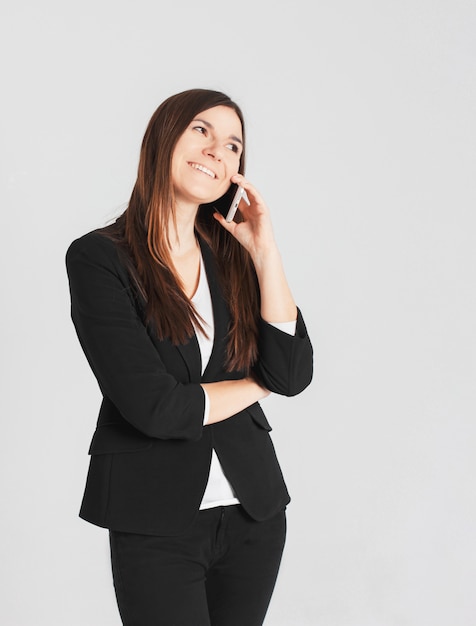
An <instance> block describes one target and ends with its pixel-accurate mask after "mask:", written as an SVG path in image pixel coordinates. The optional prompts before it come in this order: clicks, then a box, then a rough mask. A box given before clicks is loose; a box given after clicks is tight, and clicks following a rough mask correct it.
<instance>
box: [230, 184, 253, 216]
mask: <svg viewBox="0 0 476 626" xmlns="http://www.w3.org/2000/svg"><path fill="white" fill-rule="evenodd" d="M242 198H243V200H244V201H245V202H246V204H247V205H248V206H250V200H249V198H248V194H247V193H246V191H245V190H244V189H243V187H240V186H238V189H237V190H236V193H235V195H234V196H233V200H232V201H231V204H230V208H229V209H228V213H227V214H226V217H225V220H226V221H227V222H232V221H233V218H234V217H235V213H236V211H237V210H238V206H239V204H240V202H241V199H242Z"/></svg>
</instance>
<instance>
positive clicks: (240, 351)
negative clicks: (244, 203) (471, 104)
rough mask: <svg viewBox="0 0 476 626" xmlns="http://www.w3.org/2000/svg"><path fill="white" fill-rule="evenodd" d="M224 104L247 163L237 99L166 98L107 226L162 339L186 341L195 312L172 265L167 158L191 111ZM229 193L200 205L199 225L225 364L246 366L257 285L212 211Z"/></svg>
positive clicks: (206, 95) (196, 94) (187, 94)
mask: <svg viewBox="0 0 476 626" xmlns="http://www.w3.org/2000/svg"><path fill="white" fill-rule="evenodd" d="M216 106H227V107H229V108H231V109H233V110H234V111H235V113H236V114H237V115H238V117H239V119H240V121H241V125H242V131H243V153H242V156H241V160H240V167H239V172H240V173H244V166H245V151H244V148H245V128H244V120H243V114H242V112H241V110H240V108H239V107H238V105H237V104H236V103H234V102H233V101H232V100H231V99H230V98H229V97H228V96H227V95H225V94H224V93H221V92H219V91H211V90H208V89H190V90H188V91H183V92H181V93H178V94H176V95H174V96H171V97H170V98H168V99H167V100H165V101H164V102H163V103H162V104H161V105H160V106H159V107H158V109H157V110H156V111H155V113H154V114H153V116H152V118H151V120H150V122H149V124H148V126H147V129H146V132H145V135H144V139H143V142H142V147H141V152H140V159H139V167H138V174H137V180H136V183H135V185H134V189H133V191H132V195H131V198H130V201H129V204H128V207H127V209H126V210H125V211H124V213H123V214H122V215H121V216H120V217H119V219H118V220H117V221H116V223H115V224H114V225H113V226H112V227H108V228H107V229H106V231H107V234H108V235H109V236H112V237H113V238H114V239H115V240H116V241H117V242H118V243H120V244H121V245H122V248H123V249H124V250H125V252H126V253H127V255H128V257H129V259H130V263H128V266H129V272H130V274H131V276H132V279H133V282H134V284H135V286H136V288H137V290H138V293H139V294H140V296H141V297H142V298H143V299H144V301H145V303H146V305H145V321H146V322H147V323H149V324H151V325H152V327H153V328H154V329H155V332H156V333H157V335H158V337H159V338H160V339H165V338H168V339H170V340H171V341H172V343H174V344H175V345H178V344H184V343H186V342H187V341H188V340H189V338H190V337H191V336H192V335H193V333H194V323H196V324H198V325H200V319H199V317H198V316H197V313H196V311H195V309H194V307H193V304H192V303H191V301H190V299H189V298H188V297H187V296H186V295H185V293H184V290H183V288H182V284H181V281H180V277H179V276H178V275H177V272H176V271H175V269H174V265H173V263H172V258H171V255H170V241H169V239H168V229H167V226H168V223H169V220H170V219H172V220H173V221H174V220H175V202H174V192H173V183H172V176H171V163H172V155H173V151H174V148H175V146H176V144H177V141H178V139H179V138H180V136H181V135H182V133H183V132H184V131H185V129H186V128H187V126H188V125H189V124H190V122H191V121H192V120H193V119H194V117H195V116H196V115H197V114H198V113H201V112H203V111H206V110H207V109H211V108H213V107H216ZM228 195H229V192H227V194H225V196H223V197H222V198H219V199H218V200H217V201H216V202H214V203H212V205H205V204H204V205H201V206H200V207H199V210H198V213H197V218H196V225H195V226H196V230H197V232H198V233H199V234H200V235H201V237H202V238H203V239H204V240H205V241H206V243H208V245H209V246H210V247H211V249H212V251H213V252H214V254H215V257H216V259H217V264H216V265H217V269H218V272H219V278H220V282H221V284H222V287H223V290H224V295H225V299H226V300H227V303H228V308H229V311H230V316H231V322H230V327H229V333H228V343H227V360H226V363H225V367H226V369H227V370H228V371H233V370H243V371H245V372H249V369H250V368H251V367H252V365H253V363H254V362H255V360H256V358H257V334H258V332H257V328H258V319H259V291H258V288H257V280H256V274H255V271H254V267H253V263H252V261H251V258H250V256H249V254H248V253H247V252H246V251H245V250H244V248H243V247H242V246H241V245H240V244H239V243H238V242H237V241H236V239H234V238H233V237H232V236H231V235H230V234H229V233H228V232H227V231H226V230H225V229H224V228H223V227H222V226H220V224H219V223H218V222H217V221H216V220H215V219H214V218H213V217H212V213H213V210H214V207H217V208H219V207H220V205H221V204H222V203H223V202H224V201H225V199H226V197H227V196H228Z"/></svg>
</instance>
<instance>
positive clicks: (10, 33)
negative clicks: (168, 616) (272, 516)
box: [0, 0, 476, 626]
mask: <svg viewBox="0 0 476 626" xmlns="http://www.w3.org/2000/svg"><path fill="white" fill-rule="evenodd" d="M0 24H1V25H0V29H1V32H0V35H1V36H0V46H1V50H0V52H1V63H2V71H1V77H2V79H1V82H2V96H1V100H0V102H1V105H0V106H1V111H2V113H1V116H0V125H1V145H0V151H1V171H0V177H1V197H2V209H1V212H2V218H1V233H2V238H1V239H2V243H1V255H2V256H1V272H2V278H1V286H2V323H1V333H2V336H1V346H2V348H1V359H2V372H1V382H2V393H1V403H2V408H1V420H2V421H1V424H2V431H1V432H2V442H3V444H2V454H1V473H0V476H1V478H0V480H1V483H2V491H1V516H0V525H1V538H2V541H1V553H0V568H1V580H0V595H1V601H0V623H1V624H2V626H118V625H119V624H120V620H119V616H118V613H117V609H116V606H115V598H114V593H113V588H112V582H111V574H110V566H109V554H108V538H107V532H106V531H105V530H103V529H99V528H96V527H94V526H92V525H90V524H87V523H85V522H83V521H82V520H80V519H79V518H78V516H77V514H78V509H79V504H80V500H81V497H82V491H83V486H84V482H85V477H86V471H87V466H88V456H87V449H88V445H89V441H90V438H91V435H92V432H93V429H94V425H95V421H96V415H97V410H98V406H99V400H100V397H99V390H98V387H97V384H96V382H95V380H94V378H93V376H92V374H91V372H90V370H89V367H88V365H87V363H86V359H85V358H84V356H83V354H82V352H81V349H80V346H79V343H78V341H77V339H76V336H75V333H74V329H73V325H72V323H71V321H70V317H69V315H70V312H69V294H68V285H67V280H66V272H65V268H64V254H65V251H66V249H67V247H68V245H69V243H70V242H71V241H72V240H73V239H75V238H76V237H79V236H80V235H82V234H83V233H86V232H88V231H90V230H93V229H94V228H97V227H100V226H102V225H104V224H105V223H106V222H108V221H109V220H111V219H112V218H113V217H114V216H116V215H118V214H119V213H120V212H121V211H122V210H123V209H124V207H125V205H126V203H127V201H128V198H129V195H130V192H131V189H132V185H133V183H134V180H135V175H136V168H137V163H138V156H139V147H140V143H141V140H142V136H143V133H144V131H145V128H146V125H147V123H148V120H149V118H150V117H151V115H152V113H153V111H154V110H155V108H156V107H157V106H158V105H159V103H160V102H161V101H162V100H164V99H165V98H166V97H168V96H169V95H171V94H173V93H176V92H178V91H182V90H184V89H189V88H192V87H205V88H211V89H218V90H222V91H225V92H226V93H227V94H229V95H230V96H231V97H232V98H234V99H235V100H237V101H238V103H239V104H240V105H241V106H242V108H243V110H244V113H245V117H246V120H247V123H248V125H247V131H248V137H249V144H248V148H249V161H248V167H247V174H248V177H249V179H250V180H251V181H252V182H253V183H254V184H255V185H256V186H257V187H258V189H259V190H260V191H261V192H262V194H263V195H264V197H265V198H266V200H267V202H268V204H269V206H270V207H271V210H272V213H273V216H274V224H275V231H276V237H277V239H278V242H279V244H280V246H281V250H282V255H283V258H284V262H285V266H286V267H287V273H288V276H289V280H290V282H291V285H292V288H293V291H294V294H295V297H296V300H297V302H298V304H299V306H300V307H301V309H302V311H303V313H304V316H305V319H306V321H307V325H308V328H309V331H310V334H311V338H312V340H313V343H314V347H315V353H316V376H315V380H314V383H313V385H312V386H311V387H310V388H309V389H307V390H306V391H305V392H304V393H303V394H302V395H300V396H298V397H296V398H291V399H287V398H278V397H275V396H273V397H271V398H268V399H267V400H266V401H265V402H266V407H265V408H266V409H267V413H268V415H269V418H270V421H271V422H272V424H273V427H274V430H273V433H272V434H273V439H274V443H275V446H276V448H277V450H278V455H279V458H280V461H281V464H282V467H283V471H284V473H285V476H286V478H287V482H288V486H289V489H290V491H291V495H292V499H293V501H292V503H291V505H290V506H289V507H288V520H289V536H288V544H287V550H286V552H285V557H284V560H283V565H282V570H281V573H280V576H279V580H278V584H277V587H276V592H275V596H274V598H273V601H272V604H271V607H270V610H269V613H268V617H267V620H266V624H267V625H269V626H308V625H316V626H472V625H473V624H474V623H475V620H476V595H475V594H474V583H475V577H476V562H475V561H476V554H475V548H476V499H475V485H474V483H475V470H476V455H475V443H476V419H475V418H476V411H475V405H476V402H475V374H476V371H475V319H476V297H475V269H476V263H475V260H476V259H475V248H476V245H475V244H476V242H475V227H476V221H475V209H476V176H475V173H476V170H475V166H476V132H475V131H476V106H475V105H476V69H475V68H476V64H475V63H476V37H475V33H476V5H475V4H474V3H472V2H470V1H468V0H411V1H410V0H394V1H391V0H387V1H385V0H382V1H377V0H374V1H372V0H363V1H361V2H354V1H352V0H342V1H339V0H323V1H321V2H320V1H317V2H312V1H311V0H308V1H306V2H305V1H303V0H297V1H294V2H282V1H277V0H274V1H273V2H272V1H271V0H267V1H262V2H260V1H259V0H255V1H253V2H251V1H249V0H245V1H244V2H241V3H236V4H231V3H225V2H223V1H222V0H221V1H218V0H212V1H210V0H205V1H204V2H191V1H188V2H180V1H179V0H178V1H177V2H167V3H165V2H159V1H158V0H154V1H152V0H148V1H147V0H139V1H137V0H135V1H134V2H132V1H129V2H127V1H125V0H122V1H120V0H116V1H114V2H113V1H112V0H94V2H93V1H92V0H83V2H81V3H79V2H76V3H71V2H60V1H59V0H56V1H54V0H43V1H42V2H35V1H34V0H10V1H9V0H2V2H1V15H0ZM167 626H168V625H167ZM243 626H246V625H243Z"/></svg>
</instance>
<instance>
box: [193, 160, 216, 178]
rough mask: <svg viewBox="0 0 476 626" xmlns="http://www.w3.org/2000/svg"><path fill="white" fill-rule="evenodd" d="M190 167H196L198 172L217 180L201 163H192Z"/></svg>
mask: <svg viewBox="0 0 476 626" xmlns="http://www.w3.org/2000/svg"><path fill="white" fill-rule="evenodd" d="M190 165H191V166H192V167H194V168H195V169H196V170H200V171H201V172H203V173H204V174H208V175H209V176H211V177H212V178H216V176H215V174H214V173H213V172H212V171H211V170H209V169H208V168H206V167H204V166H203V165H200V164H199V163H190Z"/></svg>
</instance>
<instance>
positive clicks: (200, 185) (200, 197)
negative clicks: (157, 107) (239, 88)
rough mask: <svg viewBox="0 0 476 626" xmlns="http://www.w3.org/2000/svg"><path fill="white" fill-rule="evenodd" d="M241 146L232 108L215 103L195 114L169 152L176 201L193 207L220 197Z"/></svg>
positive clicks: (233, 169)
mask: <svg viewBox="0 0 476 626" xmlns="http://www.w3.org/2000/svg"><path fill="white" fill-rule="evenodd" d="M242 150H243V137H242V128H241V122H240V118H239V117H238V115H237V114H236V113H235V111H234V110H233V109H231V108H230V107H227V106H216V107H213V108H211V109H207V110H206V111H203V112H202V113H199V114H198V115H196V116H195V117H194V119H193V120H192V121H191V122H190V124H189V125H188V126H187V128H186V129H185V131H184V132H183V134H182V135H181V136H180V138H179V140H178V141H177V144H176V145H175V149H174V152H173V155H172V167H171V174H172V183H173V188H174V193H175V199H176V202H177V205H179V206H183V205H185V204H189V205H194V206H195V207H197V206H198V205H199V204H205V203H208V202H213V201H214V200H217V199H218V198H220V197H221V196H222V195H223V194H224V193H225V192H226V191H227V189H228V188H229V186H230V184H231V183H230V178H231V177H232V176H233V175H234V174H236V173H237V172H238V168H239V166H240V156H241V153H242Z"/></svg>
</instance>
